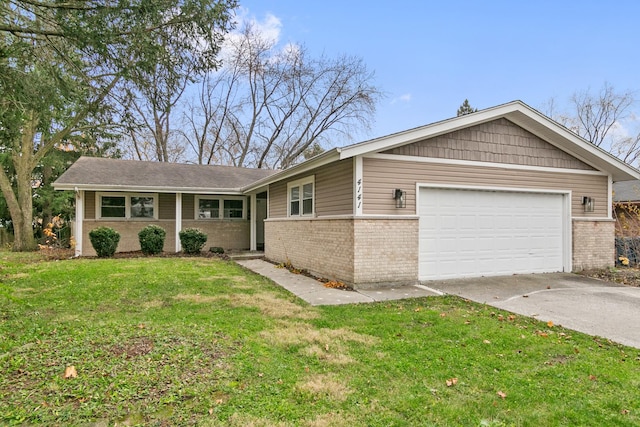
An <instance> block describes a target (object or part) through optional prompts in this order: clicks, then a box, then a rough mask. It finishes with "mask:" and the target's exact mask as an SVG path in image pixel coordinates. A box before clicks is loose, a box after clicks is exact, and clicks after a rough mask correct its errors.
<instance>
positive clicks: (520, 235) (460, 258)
mask: <svg viewBox="0 0 640 427" xmlns="http://www.w3.org/2000/svg"><path fill="white" fill-rule="evenodd" d="M568 200H569V194H568V193H561V192H533V191H513V190H511V191H508V190H495V189H494V190H478V189H472V188H429V187H426V188H425V187H422V188H420V189H419V197H418V210H419V280H441V279H450V278H461V277H480V276H498V275H509V274H527V273H550V272H558V271H571V266H570V265H569V264H570V256H569V254H570V251H569V250H568V249H569V248H568V245H569V244H570V242H571V239H570V224H571V222H570V212H569V210H570V209H569V203H568Z"/></svg>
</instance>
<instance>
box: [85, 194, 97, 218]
mask: <svg viewBox="0 0 640 427" xmlns="http://www.w3.org/2000/svg"><path fill="white" fill-rule="evenodd" d="M84 219H96V192H95V191H85V192H84Z"/></svg>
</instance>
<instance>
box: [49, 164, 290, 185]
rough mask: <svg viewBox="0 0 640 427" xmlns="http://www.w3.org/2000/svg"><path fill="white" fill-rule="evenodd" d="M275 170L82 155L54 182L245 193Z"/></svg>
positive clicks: (58, 183) (57, 183) (56, 183)
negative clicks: (250, 185) (245, 189)
mask: <svg viewBox="0 0 640 427" xmlns="http://www.w3.org/2000/svg"><path fill="white" fill-rule="evenodd" d="M275 172H277V171H274V170H267V169H250V168H239V167H234V166H212V165H190V164H179V163H160V162H144V161H137V160H120V159H105V158H99V157H80V158H79V159H78V160H77V161H76V162H75V163H74V164H73V165H71V167H70V168H69V169H67V171H66V172H64V173H63V174H62V175H61V176H60V177H59V178H58V179H57V180H56V182H55V183H54V184H53V186H54V188H55V189H56V190H75V189H89V190H96V191H133V192H135V191H165V192H166V191H175V192H185V193H209V194H213V193H216V194H221V193H222V194H242V188H243V187H245V186H247V185H249V184H251V183H252V182H255V181H257V180H259V179H261V178H265V177H267V176H270V175H273V174H274V173H275Z"/></svg>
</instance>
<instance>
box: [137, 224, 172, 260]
mask: <svg viewBox="0 0 640 427" xmlns="http://www.w3.org/2000/svg"><path fill="white" fill-rule="evenodd" d="M166 235H167V232H166V231H164V228H162V227H160V226H158V225H147V226H146V227H145V228H143V229H142V230H140V232H139V233H138V239H139V240H140V249H142V253H143V254H145V255H155V254H159V253H160V252H162V249H163V248H164V238H165V237H166Z"/></svg>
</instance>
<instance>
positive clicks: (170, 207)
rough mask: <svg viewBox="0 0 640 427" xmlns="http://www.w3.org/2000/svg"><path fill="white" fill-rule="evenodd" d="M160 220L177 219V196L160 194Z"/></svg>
mask: <svg viewBox="0 0 640 427" xmlns="http://www.w3.org/2000/svg"><path fill="white" fill-rule="evenodd" d="M158 218H159V219H176V195H175V194H174V193H160V194H159V195H158Z"/></svg>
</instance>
